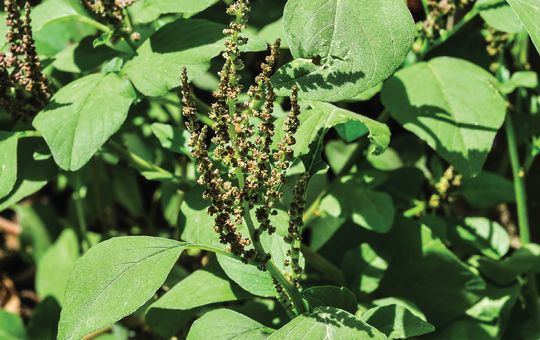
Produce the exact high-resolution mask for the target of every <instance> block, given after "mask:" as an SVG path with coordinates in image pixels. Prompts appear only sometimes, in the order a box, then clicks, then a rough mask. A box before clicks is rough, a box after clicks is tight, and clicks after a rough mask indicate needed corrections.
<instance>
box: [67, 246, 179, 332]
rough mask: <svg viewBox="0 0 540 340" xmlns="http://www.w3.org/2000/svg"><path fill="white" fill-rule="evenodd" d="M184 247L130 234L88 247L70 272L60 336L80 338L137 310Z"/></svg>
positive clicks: (164, 276)
mask: <svg viewBox="0 0 540 340" xmlns="http://www.w3.org/2000/svg"><path fill="white" fill-rule="evenodd" d="M184 247H185V244H183V243H180V242H177V241H174V240H168V239H162V238H157V237H144V236H132V237H117V238H113V239H110V240H108V241H105V242H102V243H99V244H98V245H97V246H95V247H92V248H90V250H89V251H88V252H87V253H86V254H85V255H84V256H83V257H82V258H81V259H79V260H78V261H77V262H76V263H75V266H74V267H73V270H72V271H71V274H70V276H69V280H68V283H67V287H66V294H65V297H64V308H63V309H62V314H61V316H60V324H59V329H58V339H80V338H82V337H83V336H85V335H87V334H89V333H91V332H93V331H95V330H98V329H101V328H103V327H105V326H108V325H110V324H112V323H114V322H116V321H118V320H120V319H121V318H123V317H124V316H126V315H129V314H131V313H133V312H134V311H136V310H137V308H139V307H140V306H142V305H143V304H144V303H145V302H146V301H148V300H149V299H150V298H151V297H152V296H153V295H154V293H155V292H156V291H157V290H158V288H159V287H160V286H161V285H162V284H163V282H164V281H165V279H166V278H167V275H168V274H169V271H170V270H171V268H172V266H173V265H174V263H175V262H176V260H177V259H178V257H179V256H180V254H181V253H182V251H183V250H184Z"/></svg>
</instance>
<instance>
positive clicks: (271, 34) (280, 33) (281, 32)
mask: <svg viewBox="0 0 540 340" xmlns="http://www.w3.org/2000/svg"><path fill="white" fill-rule="evenodd" d="M257 35H258V36H259V38H261V39H262V40H264V41H265V42H266V43H267V44H268V45H271V44H273V43H274V42H275V41H276V39H277V38H280V39H281V44H280V45H279V46H280V48H289V44H288V43H287V40H286V39H285V29H284V28H283V18H280V19H279V20H277V21H274V22H273V23H271V24H269V25H266V26H264V27H263V28H262V29H261V30H260V31H259V33H258V34H257Z"/></svg>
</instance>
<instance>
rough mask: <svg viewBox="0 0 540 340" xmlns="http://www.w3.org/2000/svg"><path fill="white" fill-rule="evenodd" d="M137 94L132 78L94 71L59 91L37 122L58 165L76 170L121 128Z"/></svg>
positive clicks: (36, 119) (64, 168)
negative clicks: (132, 84) (130, 80)
mask: <svg viewBox="0 0 540 340" xmlns="http://www.w3.org/2000/svg"><path fill="white" fill-rule="evenodd" d="M135 96H136V94H135V90H134V89H133V87H132V86H131V84H130V83H129V81H127V80H124V79H121V78H120V77H118V76H117V75H116V74H114V73H109V74H103V73H97V74H91V75H88V76H86V77H83V78H80V79H78V80H76V81H74V82H71V83H69V84H68V85H66V86H64V87H63V88H62V89H61V90H60V91H58V92H57V93H56V94H55V95H54V97H53V98H52V100H51V103H50V104H49V105H47V107H46V108H45V110H43V111H41V112H40V113H39V114H38V115H37V117H36V118H35V119H34V123H33V125H34V127H35V128H36V129H37V130H38V131H40V132H41V133H42V134H43V137H44V138H45V140H46V141H47V144H48V145H49V147H50V149H51V151H52V154H53V157H54V160H55V161H56V164H58V165H59V166H60V168H62V169H63V170H67V171H76V170H78V169H80V168H81V167H82V166H83V165H85V164H86V163H87V162H88V161H89V160H90V158H91V157H92V156H93V155H94V154H95V153H96V152H97V151H98V150H99V148H101V146H102V145H103V144H104V143H105V142H106V141H107V140H108V139H109V137H110V136H112V135H113V134H114V133H115V132H116V131H118V129H119V128H120V126H121V125H122V123H123V122H124V120H125V119H126V117H127V113H128V110H129V107H130V105H131V103H132V102H133V100H134V99H135Z"/></svg>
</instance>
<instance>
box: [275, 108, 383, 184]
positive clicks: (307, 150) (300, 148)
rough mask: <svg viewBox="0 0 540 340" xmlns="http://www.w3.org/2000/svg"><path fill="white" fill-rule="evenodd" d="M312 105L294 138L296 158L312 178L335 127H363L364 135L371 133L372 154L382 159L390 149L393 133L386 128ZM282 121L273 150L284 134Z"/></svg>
mask: <svg viewBox="0 0 540 340" xmlns="http://www.w3.org/2000/svg"><path fill="white" fill-rule="evenodd" d="M309 104H310V105H311V106H312V109H310V110H307V111H304V112H302V113H301V114H300V116H299V119H300V121H301V124H300V128H299V129H298V131H297V133H296V134H295V138H296V144H295V145H294V146H293V150H294V156H295V157H299V156H302V158H301V160H302V162H303V164H304V167H305V170H306V171H310V173H311V174H312V175H313V174H314V173H315V172H316V171H318V170H320V169H322V167H321V163H323V161H322V158H321V153H322V151H323V139H324V135H325V134H326V133H327V132H328V130H329V129H330V128H331V127H333V126H336V125H339V124H343V123H347V122H350V121H354V122H358V123H360V124H361V127H362V128H363V130H362V132H363V134H365V133H366V132H369V135H368V138H369V140H370V142H371V143H372V144H373V151H372V153H373V154H376V155H379V154H381V153H383V152H384V151H385V149H386V147H387V146H388V143H389V142H390V130H389V129H388V126H386V125H385V124H382V123H379V122H377V121H375V120H372V119H370V118H367V117H364V116H362V115H359V114H356V113H354V112H351V111H348V110H344V109H341V108H338V107H336V106H334V105H331V104H327V103H322V102H315V101H313V102H309ZM283 121H284V118H280V119H278V120H277V121H276V136H275V138H274V141H275V142H274V145H273V147H274V148H277V141H279V140H282V135H283V133H284V132H283V129H282V126H283ZM364 129H365V130H364Z"/></svg>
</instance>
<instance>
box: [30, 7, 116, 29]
mask: <svg viewBox="0 0 540 340" xmlns="http://www.w3.org/2000/svg"><path fill="white" fill-rule="evenodd" d="M31 18H32V29H33V30H34V31H36V32H37V31H39V30H40V29H42V28H43V26H46V25H49V24H52V23H55V22H59V21H65V20H70V19H76V20H79V21H82V22H86V23H89V24H91V25H93V26H95V27H99V28H100V29H103V30H107V31H108V29H107V26H104V25H102V24H100V23H99V22H97V21H95V20H94V19H92V18H91V17H90V16H89V15H88V14H87V13H86V11H85V10H84V7H83V6H82V5H81V3H80V2H79V1H77V0H49V1H44V2H42V3H41V4H39V5H37V6H36V8H35V9H33V10H32V14H31Z"/></svg>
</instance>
